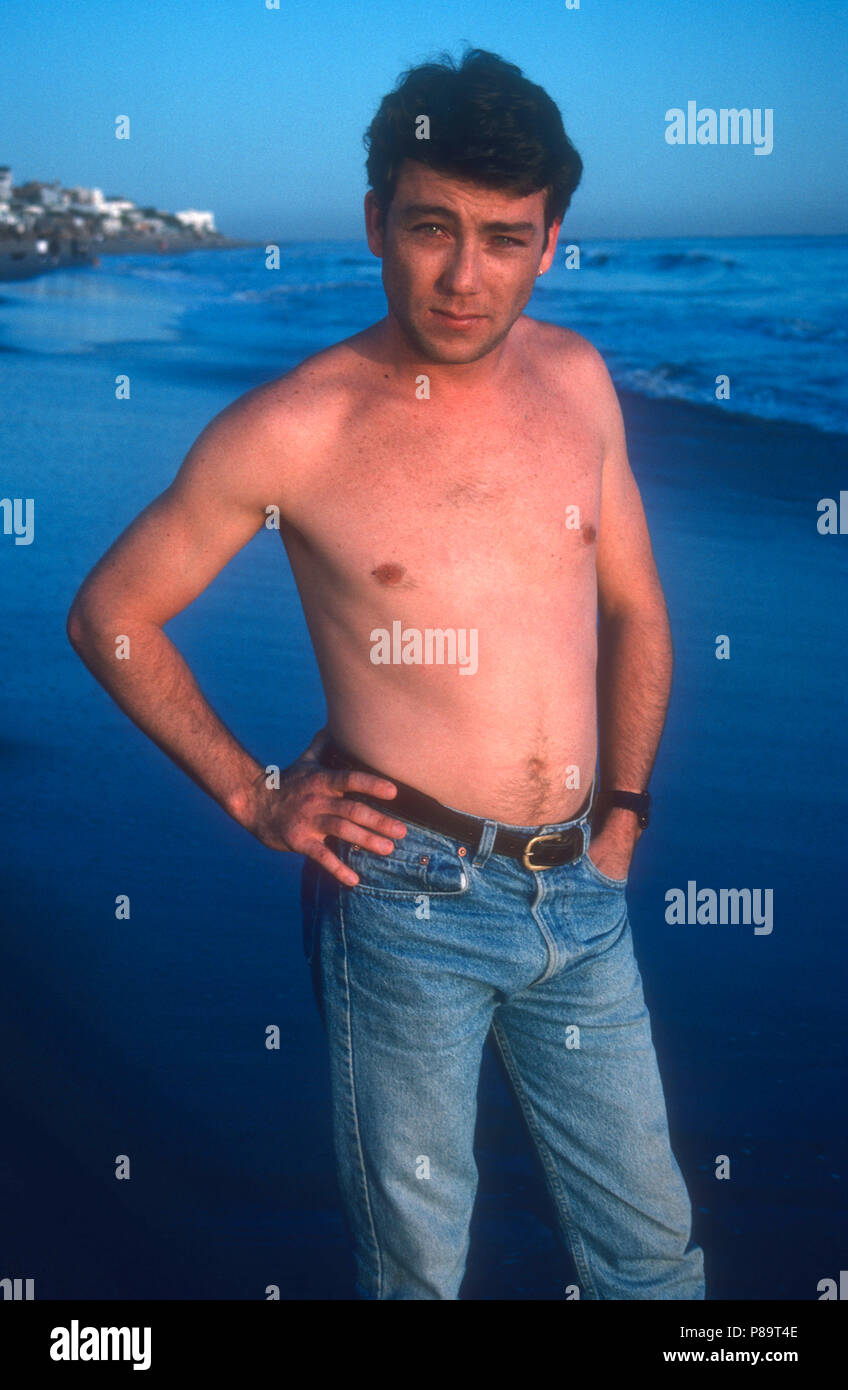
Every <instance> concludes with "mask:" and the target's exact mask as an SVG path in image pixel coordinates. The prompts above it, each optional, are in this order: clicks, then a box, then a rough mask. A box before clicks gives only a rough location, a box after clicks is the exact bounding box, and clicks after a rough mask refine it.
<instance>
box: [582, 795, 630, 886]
mask: <svg viewBox="0 0 848 1390" xmlns="http://www.w3.org/2000/svg"><path fill="white" fill-rule="evenodd" d="M641 834H642V830H641V827H640V825H639V822H638V821H637V819H636V817H635V816H634V814H633V812H632V811H626V810H624V808H623V807H619V806H613V807H612V809H611V810H610V811H608V812H607V814H606V816H605V817H604V819H603V821H602V822H601V824H600V826H599V827H598V828H595V826H593V828H592V838H591V840H590V842H589V850H588V854H589V858H590V859H591V861H592V863H593V864H594V865H595V866H596V868H598V869H600V871H601V873H602V874H606V876H607V878H627V875H628V873H629V872H630V861H631V859H632V858H633V850H634V849H635V847H636V841H637V840H638V839H639V836H640V835H641Z"/></svg>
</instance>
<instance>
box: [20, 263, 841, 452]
mask: <svg viewBox="0 0 848 1390" xmlns="http://www.w3.org/2000/svg"><path fill="white" fill-rule="evenodd" d="M568 244H569V243H568V242H567V239H566V238H561V241H560V249H559V252H558V255H557V259H556V261H555V264H554V265H553V266H552V268H551V270H550V271H549V272H548V274H547V275H545V276H544V277H543V278H542V279H541V280H540V281H539V283H538V285H537V286H536V289H535V291H534V295H533V298H532V300H531V304H530V306H529V309H528V312H530V313H532V314H534V315H535V316H536V317H538V318H542V319H548V320H550V321H551V322H554V323H562V324H565V325H567V326H569V327H571V328H574V329H575V330H576V331H577V332H580V333H583V334H585V336H586V337H588V338H589V339H590V340H591V341H592V342H593V343H594V344H595V346H596V347H597V348H598V349H599V350H600V351H601V352H602V353H603V354H604V356H605V358H606V360H607V364H608V366H609V367H610V370H611V371H612V372H613V375H614V377H615V380H616V382H617V384H618V385H620V386H622V387H625V388H630V389H631V390H634V391H637V392H639V393H641V394H644V395H646V396H649V397H659V398H662V397H672V398H676V399H680V400H688V401H694V402H699V403H703V404H711V403H712V404H716V399H715V391H716V377H717V376H719V375H726V376H728V377H729V378H730V398H729V401H728V402H727V405H729V407H730V408H731V409H732V410H734V411H741V412H745V413H747V414H750V415H754V416H758V417H760V418H763V419H780V420H794V421H799V422H801V423H805V424H812V425H817V426H818V427H819V428H821V429H825V430H833V431H840V432H846V431H848V373H846V371H845V358H846V343H848V237H750V238H733V239H730V238H701V239H681V240H660V241H654V240H640V241H593V242H589V243H584V244H583V245H582V246H581V248H580V257H579V267H576V268H568V265H567V261H568V260H569V259H570V258H569V257H568V256H567V254H566V248H567V246H568ZM0 294H2V298H3V303H2V310H3V312H2V317H0V347H2V346H6V347H7V348H8V347H17V348H26V349H28V350H31V351H36V352H39V353H57V352H58V353H63V354H64V353H67V352H73V353H83V352H92V351H97V349H98V347H103V346H104V345H105V344H107V343H109V342H121V341H125V340H130V341H136V342H138V341H143V342H145V343H149V344H151V345H154V344H155V345H157V346H156V357H157V360H158V361H159V362H160V363H168V364H170V365H172V366H173V367H174V368H175V369H178V370H179V369H180V368H182V369H184V370H187V369H188V368H189V366H190V365H194V366H195V367H197V368H198V369H199V370H200V371H202V372H205V373H206V374H207V375H208V376H209V377H211V375H212V374H213V373H221V374H227V373H229V374H230V375H231V376H232V378H233V380H234V381H237V380H240V379H244V380H246V381H250V382H253V381H254V380H256V378H257V374H258V377H259V379H263V376H273V375H275V374H277V373H278V372H279V371H281V370H285V369H286V368H287V367H288V366H289V365H291V363H293V362H297V361H299V360H300V359H301V358H302V357H303V356H304V355H305V354H306V353H307V352H309V351H315V349H316V347H318V346H325V345H327V344H329V343H331V342H334V341H336V340H337V339H338V338H339V337H343V336H345V335H346V334H349V333H352V332H355V331H357V329H359V328H361V327H363V326H364V325H366V324H368V323H372V322H374V320H375V319H378V318H380V317H382V314H383V312H384V304H385V301H384V299H383V295H382V287H381V284H380V263H379V261H377V260H376V259H375V258H374V257H373V256H372V255H371V253H370V252H369V250H368V248H367V246H365V245H364V244H361V243H358V242H350V243H343V242H342V243H340V242H327V243H323V244H322V243H314V242H310V243H305V244H297V243H293V244H284V245H283V246H282V248H281V265H280V267H279V269H278V270H268V269H266V266H265V255H264V249H263V248H261V247H253V248H241V249H238V250H233V251H219V252H215V253H195V254H188V255H183V256H171V257H167V256H165V257H162V256H136V257H132V256H120V257H117V256H116V257H104V258H103V261H102V265H101V266H100V268H99V269H98V270H97V271H96V273H95V272H82V273H80V272H69V273H65V274H62V275H53V276H50V277H45V278H42V279H39V280H35V281H27V282H24V283H23V284H19V285H7V286H5V287H4V286H0ZM242 373H243V374H244V375H243V377H242V375H241V374H242ZM722 408H724V409H726V408H727V406H726V405H724V403H722Z"/></svg>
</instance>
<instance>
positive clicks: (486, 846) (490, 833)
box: [471, 820, 498, 869]
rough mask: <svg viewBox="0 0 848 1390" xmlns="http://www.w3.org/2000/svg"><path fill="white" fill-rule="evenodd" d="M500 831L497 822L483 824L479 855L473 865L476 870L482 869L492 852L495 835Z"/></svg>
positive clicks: (488, 821)
mask: <svg viewBox="0 0 848 1390" xmlns="http://www.w3.org/2000/svg"><path fill="white" fill-rule="evenodd" d="M497 831H498V823H497V821H496V820H487V821H484V823H483V832H482V834H481V836H480V843H479V845H478V846H477V853H476V854H475V856H474V858H473V859H472V861H471V863H472V865H473V867H474V868H475V869H480V868H482V867H483V865H484V864H485V862H486V860H487V859H488V857H489V855H490V854H491V852H492V845H493V844H494V843H495V835H496V834H497Z"/></svg>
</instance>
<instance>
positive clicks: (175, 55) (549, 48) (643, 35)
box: [0, 0, 848, 240]
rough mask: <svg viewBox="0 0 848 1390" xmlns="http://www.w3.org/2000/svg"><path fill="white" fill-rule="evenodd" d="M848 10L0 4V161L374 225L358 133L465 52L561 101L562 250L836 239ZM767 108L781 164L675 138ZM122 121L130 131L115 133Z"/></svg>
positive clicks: (92, 181) (201, 199)
mask: <svg viewBox="0 0 848 1390" xmlns="http://www.w3.org/2000/svg"><path fill="white" fill-rule="evenodd" d="M847 9H848V7H846V4H845V0H817V3H815V4H810V3H808V2H807V0H725V2H724V3H715V2H714V0H642V2H641V3H639V0H580V8H579V10H569V9H567V8H566V4H565V0H539V3H528V0H363V3H357V0H350V3H347V4H340V3H334V4H330V3H327V0H280V9H279V10H268V9H267V8H266V4H265V0H181V3H179V4H176V3H164V2H163V0H40V3H33V0H3V6H2V16H3V30H4V44H3V77H4V80H3V83H2V92H0V163H8V164H11V165H12V168H13V171H14V177H15V180H16V181H20V180H23V179H24V178H29V177H35V178H46V179H52V178H58V179H60V180H61V181H62V182H63V183H65V184H87V185H96V186H99V187H101V188H102V189H103V191H104V193H106V194H115V193H119V194H123V195H124V196H126V197H130V198H134V199H135V200H136V201H137V202H139V203H142V204H146V203H153V204H155V205H156V206H158V207H162V208H166V209H170V210H175V209H177V208H185V207H196V208H211V209H212V210H213V211H214V212H215V214H216V218H217V221H218V225H219V227H220V228H221V229H222V230H224V231H227V232H230V233H231V234H232V235H235V236H243V237H248V238H253V237H255V238H261V239H265V238H272V239H277V240H288V239H297V238H311V237H330V238H344V237H356V236H359V235H360V234H361V225H362V214H361V207H362V196H363V194H364V191H365V176H364V163H363V162H364V150H363V146H362V133H363V131H364V129H365V127H366V126H367V125H368V122H369V121H370V119H371V117H372V115H373V113H374V110H375V109H376V106H377V104H378V103H379V100H380V98H381V96H382V95H383V94H384V93H385V92H386V91H388V90H389V89H390V88H391V87H392V86H394V84H395V81H396V78H397V76H398V74H399V72H401V71H402V70H403V68H405V67H407V66H409V65H411V64H413V63H415V62H418V61H421V60H422V59H424V58H426V57H429V56H431V55H432V54H433V53H435V52H438V51H439V50H442V49H445V48H447V49H449V50H450V51H451V52H454V53H458V52H459V51H460V50H461V48H462V47H463V46H464V44H466V43H471V44H473V45H475V46H478V47H481V48H490V49H493V50H494V51H495V52H498V53H500V54H502V55H503V56H504V57H505V58H508V59H509V60H510V61H512V62H515V63H518V65H519V66H520V67H522V68H523V70H524V71H525V73H526V74H527V76H528V77H530V78H532V79H533V80H534V81H536V82H539V83H541V84H542V86H544V87H545V88H546V89H547V90H548V91H549V92H550V94H551V95H552V96H553V97H554V99H555V100H556V101H557V103H558V104H559V106H560V109H561V111H562V113H563V118H564V121H565V126H566V129H567V130H568V133H569V135H570V136H571V138H572V140H573V141H574V143H575V144H576V146H577V148H578V150H579V151H580V153H581V155H582V157H583V161H584V165H585V172H584V176H583V182H582V184H581V186H580V188H579V189H578V191H577V193H576V194H575V197H574V201H573V203H572V208H571V210H570V212H569V214H568V217H567V220H566V226H565V231H566V233H567V234H568V235H569V236H570V237H580V236H584V237H593V236H594V237H627V236H685V235H702V236H707V235H716V236H721V235H759V234H764V233H780V234H793V233H801V234H815V233H833V232H845V230H846V206H848V199H847V198H846V159H845V153H846V149H848V115H846V102H845V88H844V61H845V59H844V54H845V33H846V10H847ZM689 100H694V101H697V103H698V105H699V106H701V107H705V106H711V107H714V108H719V107H721V106H726V107H733V106H736V107H743V106H747V107H752V108H753V107H762V108H765V107H771V108H772V109H773V111H774V150H773V152H772V153H771V154H770V155H763V156H758V155H755V154H754V151H753V148H751V147H750V146H749V147H745V146H738V147H735V148H734V147H732V146H717V147H709V146H693V147H689V146H684V147H679V148H678V147H673V146H670V145H668V144H667V143H666V141H665V129H666V125H665V113H666V111H667V110H668V109H669V108H670V107H685V106H686V103H687V101H689ZM118 115H129V117H130V119H131V138H130V140H129V141H119V140H116V139H115V134H114V122H115V117H116V116H118Z"/></svg>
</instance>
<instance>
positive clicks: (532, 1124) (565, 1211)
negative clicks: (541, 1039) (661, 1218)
mask: <svg viewBox="0 0 848 1390" xmlns="http://www.w3.org/2000/svg"><path fill="white" fill-rule="evenodd" d="M492 1031H493V1032H494V1034H495V1037H496V1039H497V1043H498V1047H499V1048H500V1051H501V1056H502V1057H503V1060H504V1066H505V1067H506V1069H507V1072H508V1074H509V1077H510V1080H511V1081H512V1084H513V1086H514V1087H515V1094H516V1096H517V1097H518V1103H519V1105H520V1106H521V1109H522V1112H523V1114H524V1118H525V1120H526V1121H527V1127H528V1129H529V1130H530V1133H531V1135H532V1138H533V1142H534V1143H535V1145H536V1149H537V1151H538V1154H539V1157H540V1158H541V1160H542V1167H543V1168H544V1170H545V1177H546V1178H547V1182H548V1187H549V1189H550V1191H551V1194H552V1196H553V1199H554V1206H555V1208H556V1212H557V1217H558V1219H559V1222H560V1224H561V1226H562V1228H563V1230H564V1231H565V1234H566V1238H567V1240H568V1244H569V1246H570V1248H571V1254H572V1256H573V1258H574V1263H575V1265H576V1266H577V1273H578V1274H579V1275H580V1278H581V1279H582V1280H583V1283H584V1286H585V1288H586V1290H587V1292H589V1293H591V1294H592V1295H593V1296H594V1297H595V1298H597V1297H598V1290H597V1287H596V1285H595V1281H594V1280H593V1278H592V1275H591V1273H590V1270H589V1261H588V1258H587V1255H586V1250H585V1247H584V1245H583V1237H582V1236H581V1234H580V1232H579V1230H578V1229H577V1227H576V1225H575V1223H574V1220H573V1218H572V1215H571V1211H570V1209H569V1205H568V1197H567V1196H566V1193H565V1189H564V1188H563V1185H562V1183H561V1182H560V1179H559V1175H558V1173H557V1171H556V1165H555V1164H554V1162H553V1160H552V1158H551V1153H550V1149H549V1147H548V1144H547V1143H546V1141H545V1139H544V1137H543V1135H542V1132H541V1130H540V1128H539V1125H538V1122H537V1120H536V1115H535V1112H534V1110H533V1105H532V1103H531V1101H530V1097H529V1096H528V1094H527V1092H526V1090H525V1089H524V1085H523V1083H522V1081H521V1076H520V1073H519V1071H518V1068H517V1067H516V1065H515V1060H514V1058H513V1055H512V1052H511V1050H510V1046H509V1043H508V1042H507V1038H506V1034H505V1033H504V1031H503V1029H502V1028H501V1026H500V1024H499V1023H498V1021H497V1019H493V1020H492Z"/></svg>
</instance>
